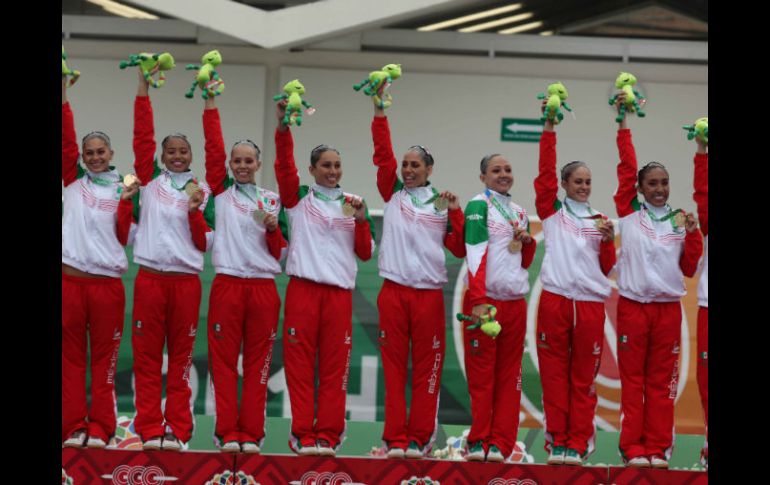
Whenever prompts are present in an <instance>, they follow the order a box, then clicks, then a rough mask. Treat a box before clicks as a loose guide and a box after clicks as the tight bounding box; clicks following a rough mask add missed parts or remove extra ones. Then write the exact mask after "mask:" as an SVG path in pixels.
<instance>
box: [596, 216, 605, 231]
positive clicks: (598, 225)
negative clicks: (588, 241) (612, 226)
mask: <svg viewBox="0 0 770 485" xmlns="http://www.w3.org/2000/svg"><path fill="white" fill-rule="evenodd" d="M594 226H595V227H596V229H601V228H602V227H604V219H603V218H601V217H600V218H598V219H596V222H594Z"/></svg>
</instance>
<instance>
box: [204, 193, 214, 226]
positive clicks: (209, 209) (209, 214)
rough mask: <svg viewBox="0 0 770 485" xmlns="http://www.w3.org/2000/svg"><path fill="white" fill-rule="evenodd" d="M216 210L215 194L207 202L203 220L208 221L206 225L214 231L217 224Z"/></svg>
mask: <svg viewBox="0 0 770 485" xmlns="http://www.w3.org/2000/svg"><path fill="white" fill-rule="evenodd" d="M216 214H217V212H216V210H215V209H214V194H213V193H212V194H211V195H209V200H208V202H206V208H205V209H203V219H204V220H205V221H206V225H207V226H209V227H210V228H211V230H212V231H213V230H214V226H215V224H216Z"/></svg>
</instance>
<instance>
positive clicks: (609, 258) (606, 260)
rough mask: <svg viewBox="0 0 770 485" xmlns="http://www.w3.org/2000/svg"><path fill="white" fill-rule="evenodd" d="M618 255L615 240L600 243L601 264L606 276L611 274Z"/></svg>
mask: <svg viewBox="0 0 770 485" xmlns="http://www.w3.org/2000/svg"><path fill="white" fill-rule="evenodd" d="M616 261H617V256H616V254H615V241H614V240H610V241H607V242H603V241H602V242H601V243H600V244H599V266H600V267H601V269H602V273H604V276H607V275H608V274H610V271H611V270H612V267H613V266H615V262H616Z"/></svg>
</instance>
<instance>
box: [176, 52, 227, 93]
mask: <svg viewBox="0 0 770 485" xmlns="http://www.w3.org/2000/svg"><path fill="white" fill-rule="evenodd" d="M220 64H222V54H220V53H219V51H218V50H213V51H210V52H207V53H205V54H203V57H201V65H198V64H187V65H186V66H185V70H188V71H192V70H197V71H198V73H197V74H196V75H195V80H194V81H193V83H192V86H190V90H189V91H187V92H186V93H185V95H184V96H185V98H192V97H193V94H194V93H195V87H196V86H197V87H199V88H201V97H202V98H203V99H209V98H210V97H213V96H219V95H220V94H222V91H224V90H225V82H224V81H223V80H222V78H221V77H219V73H217V71H216V70H214V68H215V67H217V66H218V65H220Z"/></svg>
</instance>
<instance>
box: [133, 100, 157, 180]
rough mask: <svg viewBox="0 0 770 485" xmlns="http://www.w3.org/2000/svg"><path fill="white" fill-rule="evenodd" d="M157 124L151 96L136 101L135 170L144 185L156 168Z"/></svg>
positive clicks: (150, 178)
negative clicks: (153, 113) (154, 120)
mask: <svg viewBox="0 0 770 485" xmlns="http://www.w3.org/2000/svg"><path fill="white" fill-rule="evenodd" d="M155 147H156V145H155V125H154V122H153V119H152V104H151V103H150V97H149V96H137V97H136V100H135V101H134V171H135V172H136V176H137V177H139V180H141V181H142V185H143V186H144V185H147V184H148V183H150V181H151V180H152V174H153V172H154V170H155V164H154V163H153V162H154V158H155Z"/></svg>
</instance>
